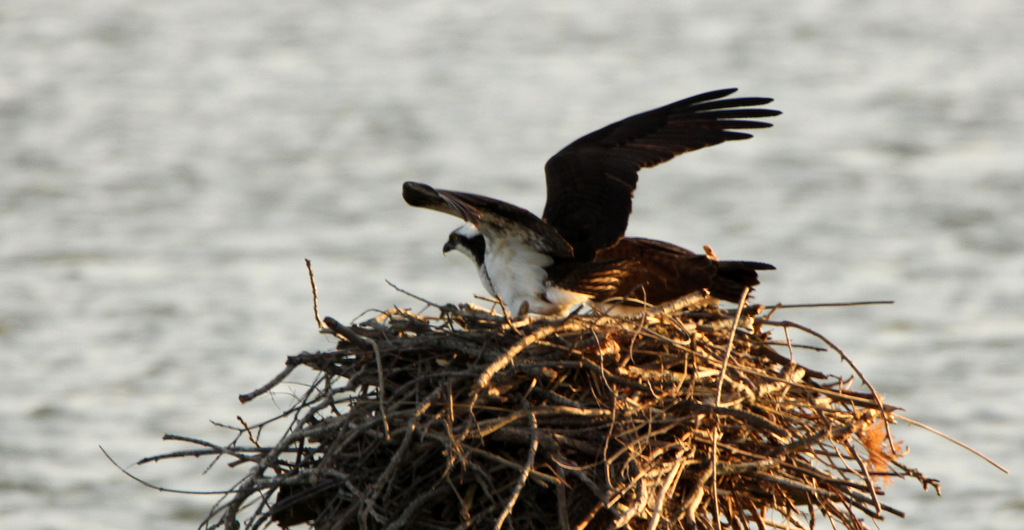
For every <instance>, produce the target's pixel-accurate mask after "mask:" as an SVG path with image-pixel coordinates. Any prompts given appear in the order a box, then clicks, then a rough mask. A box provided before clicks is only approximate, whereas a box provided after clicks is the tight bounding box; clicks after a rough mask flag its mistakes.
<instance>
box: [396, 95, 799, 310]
mask: <svg viewBox="0 0 1024 530" xmlns="http://www.w3.org/2000/svg"><path fill="white" fill-rule="evenodd" d="M736 90H737V89H735V88H726V89H720V90H714V91H710V92H706V93H703V94H698V95H695V96H691V97H688V98H685V99H682V100H679V101H676V102H674V103H670V104H668V105H665V106H662V107H658V108H656V109H652V110H648V111H646V112H642V113H639V114H636V115H634V116H631V117H628V118H625V119H623V120H620V121H617V122H615V123H612V124H610V125H608V126H605V127H603V128H601V129H598V130H596V131H594V132H591V133H589V134H587V135H585V136H582V137H580V138H579V139H577V140H575V141H573V142H572V143H570V144H569V145H567V146H566V147H564V148H563V149H561V150H560V151H559V152H558V153H556V154H555V155H554V156H552V157H551V158H550V159H549V160H548V161H547V163H546V164H545V167H544V170H545V176H546V185H547V202H546V204H545V206H544V211H543V214H542V215H541V217H537V216H536V215H534V214H533V213H531V212H529V211H527V210H525V209H523V208H520V207H518V206H515V205H513V204H510V203H507V202H504V201H501V200H498V199H494V198H490V197H486V196H483V195H477V194H473V193H467V192H461V191H453V190H444V189H435V188H433V187H431V186H430V185H428V184H424V183H420V182H412V181H409V182H405V183H404V184H403V186H402V196H403V198H404V199H405V201H406V203H408V204H409V205H411V206H415V207H420V208H427V209H432V210H436V211H439V212H442V213H446V214H449V215H453V216H456V217H459V218H461V219H462V220H463V221H464V222H465V224H464V225H463V226H460V227H458V228H456V229H455V230H454V231H453V232H451V234H450V235H449V237H448V240H447V241H446V242H445V244H444V247H443V251H444V253H446V254H447V253H448V252H450V251H453V250H454V251H458V252H461V253H463V254H465V255H467V256H468V257H469V258H470V259H471V260H473V262H474V264H475V265H476V267H477V272H478V274H479V276H480V281H481V283H482V284H483V286H484V288H485V289H486V290H487V292H488V293H489V294H491V295H492V296H494V297H496V298H498V299H499V300H500V301H501V302H502V303H503V304H505V306H506V307H507V308H508V309H509V310H510V311H511V312H512V313H514V314H515V315H517V316H525V315H526V314H527V313H536V314H539V315H566V314H568V313H569V312H571V311H572V310H573V309H574V308H576V307H577V306H579V305H581V304H585V303H589V304H591V305H594V306H596V307H602V304H604V306H607V305H608V304H609V303H623V302H632V303H639V304H642V305H645V306H646V305H658V304H661V303H665V302H668V301H671V300H674V299H677V298H680V297H682V296H685V295H687V294H690V293H693V292H696V291H700V290H702V289H706V290H707V291H708V292H709V293H710V295H711V296H712V297H715V298H718V299H722V300H726V301H731V302H739V300H740V298H741V296H742V294H743V292H744V290H745V289H746V288H750V287H753V286H754V285H757V284H758V276H757V271H759V270H772V269H774V268H775V267H773V266H772V265H770V264H767V263H761V262H757V261H718V260H717V257H715V256H714V255H705V254H698V253H695V252H691V251H689V250H686V249H684V248H682V247H679V246H676V245H674V244H671V243H667V242H664V241H656V240H652V239H644V238H636V237H625V232H626V228H627V226H628V223H629V216H630V213H631V212H632V201H633V191H634V190H635V189H636V185H637V179H638V172H639V170H640V169H643V168H647V167H653V166H656V165H658V164H661V163H663V162H666V161H668V160H670V159H672V158H673V157H675V156H677V155H680V154H683V153H687V152H690V151H695V150H697V149H702V148H704V147H709V146H712V145H717V144H720V143H723V142H726V141H732V140H743V139H747V138H750V137H751V136H752V135H751V134H750V133H747V132H743V130H749V129H761V128H766V127H771V124H770V123H768V122H764V121H758V120H759V119H761V118H770V117H773V116H777V115H779V114H781V112H779V111H777V110H772V109H767V108H763V107H762V106H763V105H766V104H768V103H770V102H772V101H773V100H772V99H771V98H765V97H733V98H729V97H728V96H730V95H731V94H733V93H734V92H736Z"/></svg>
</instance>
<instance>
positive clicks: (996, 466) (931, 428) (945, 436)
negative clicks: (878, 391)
mask: <svg viewBox="0 0 1024 530" xmlns="http://www.w3.org/2000/svg"><path fill="white" fill-rule="evenodd" d="M893 417H895V418H897V419H901V420H903V421H905V422H907V423H909V424H911V425H913V426H915V427H920V428H922V429H924V430H926V431H928V432H930V433H932V434H937V435H939V436H941V437H943V438H945V439H946V440H949V441H950V442H953V443H955V444H956V445H959V446H960V447H963V448H964V449H967V450H968V451H970V452H972V453H974V454H976V455H978V456H979V457H981V459H982V460H984V461H986V462H988V463H989V464H991V465H992V466H993V467H995V468H996V469H998V470H999V471H1002V472H1003V473H1006V474H1007V475H1009V474H1010V470H1009V469H1006V468H1005V467H1003V466H1001V465H999V463H997V462H996V461H995V460H992V459H991V458H989V457H987V456H985V454H984V453H982V452H981V451H979V450H977V449H975V448H973V447H971V446H969V445H967V444H966V443H964V442H961V441H960V440H957V439H956V438H953V437H952V436H950V435H948V434H946V433H944V432H942V431H940V430H938V429H936V428H935V427H929V426H928V425H925V424H923V423H921V422H919V421H917V420H913V419H911V418H908V417H906V416H903V415H901V414H893Z"/></svg>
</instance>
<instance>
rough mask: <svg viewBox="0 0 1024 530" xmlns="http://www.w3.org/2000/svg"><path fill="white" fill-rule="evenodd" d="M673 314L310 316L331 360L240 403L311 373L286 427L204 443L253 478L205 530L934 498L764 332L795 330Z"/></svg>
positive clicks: (875, 514)
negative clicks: (908, 486)
mask: <svg viewBox="0 0 1024 530" xmlns="http://www.w3.org/2000/svg"><path fill="white" fill-rule="evenodd" d="M689 302H690V303H689V304H676V305H675V306H674V307H672V308H662V309H659V310H656V311H653V312H652V313H650V314H649V315H647V316H645V317H642V318H632V319H620V318H614V317H609V316H600V315H574V316H571V317H569V318H568V319H564V320H562V319H559V320H546V319H545V320H531V321H510V320H509V319H507V318H505V317H503V316H500V315H495V314H492V313H490V312H487V311H482V310H479V309H475V308H472V307H468V306H463V307H453V306H446V307H443V308H440V309H439V311H437V313H439V314H437V315H436V316H424V315H420V314H416V313H413V312H410V311H406V310H398V309H394V310H390V311H387V312H383V313H380V314H379V316H377V317H376V318H373V319H371V320H369V321H366V322H363V323H362V324H359V325H354V326H344V325H341V324H339V323H338V322H336V321H334V320H332V319H329V318H328V319H326V322H327V324H326V326H325V327H326V328H327V329H325V331H328V332H330V333H334V334H335V335H337V336H338V338H339V339H340V342H339V343H338V347H337V349H336V350H335V351H330V352H321V353H303V354H300V355H296V356H293V357H290V358H289V359H288V369H287V370H285V372H283V373H282V374H281V375H279V376H278V377H277V378H275V380H274V381H272V382H271V383H269V384H268V385H267V386H265V387H264V388H262V389H260V390H258V391H256V392H254V393H253V394H251V395H248V396H243V397H242V398H243V401H244V400H247V399H251V398H252V397H254V396H255V395H258V394H260V393H263V392H266V391H268V390H269V389H271V388H272V387H274V385H276V384H278V383H279V382H280V381H282V380H283V379H284V377H285V376H287V374H288V373H289V372H290V371H291V369H293V368H295V367H297V366H307V367H309V368H311V369H313V370H315V371H316V372H317V379H316V381H315V383H313V384H312V385H311V386H310V387H309V388H308V391H307V392H306V393H305V395H303V396H299V400H298V403H297V404H296V406H295V407H294V408H293V409H291V410H289V411H286V413H285V414H284V415H282V416H280V417H278V418H276V419H275V420H278V421H284V420H287V419H289V418H290V420H291V422H292V423H291V425H290V427H289V428H288V432H287V433H286V434H285V435H284V436H283V437H282V439H281V440H279V441H277V442H276V443H274V445H273V446H272V447H259V446H258V444H256V446H248V447H244V446H243V445H242V444H241V443H240V442H238V441H236V443H235V444H232V445H231V446H230V447H227V448H221V449H222V450H221V451H220V452H221V454H226V455H231V456H233V457H235V458H237V459H239V460H240V461H241V462H243V463H246V464H249V465H251V469H250V471H249V474H248V476H247V478H246V479H245V480H243V481H242V482H241V483H240V484H239V485H238V487H237V488H236V489H235V490H234V491H233V492H232V494H231V495H229V496H227V497H225V498H224V499H223V500H222V501H221V503H219V504H218V506H217V507H215V509H214V510H213V511H212V513H211V515H210V518H209V519H208V520H207V521H206V522H205V523H204V525H205V526H207V527H220V526H224V527H228V528H237V527H239V526H240V524H241V525H244V527H245V528H264V527H267V526H270V525H271V524H272V523H277V524H279V525H281V526H282V527H287V526H292V525H298V524H302V523H308V524H311V525H312V526H313V527H314V528H317V529H325V530H326V529H355V528H372V529H377V528H501V527H504V528H515V529H517V530H526V529H551V528H563V529H570V528H572V529H576V528H592V529H595V528H596V529H603V528H645V529H646V528H650V529H653V528H688V529H689V528H708V529H710V528H722V527H728V528H779V527H781V528H806V527H810V526H814V525H815V523H816V520H821V519H825V520H828V521H829V522H830V523H831V525H832V526H833V527H844V528H856V529H859V528H866V526H865V523H864V519H874V520H877V519H882V518H883V515H884V514H885V513H886V512H888V513H891V514H896V515H902V514H901V513H900V512H899V511H897V510H896V509H895V508H893V507H890V506H887V505H886V504H884V503H882V502H881V501H880V499H879V496H880V495H881V494H882V486H884V485H885V483H887V482H888V480H889V479H890V478H891V477H895V476H898V477H913V478H915V479H917V480H919V481H920V482H921V483H922V484H923V485H924V486H925V487H926V488H927V487H928V486H929V485H931V486H937V483H936V482H935V481H933V480H931V479H928V478H926V477H924V476H923V475H921V474H920V473H918V472H917V471H916V470H913V469H910V468H907V467H906V466H904V465H903V464H901V463H900V461H899V457H900V456H902V455H901V454H900V453H901V450H900V449H899V445H898V444H896V443H894V442H893V441H892V440H891V438H890V437H889V436H888V431H887V427H886V424H887V423H889V422H892V421H893V418H892V417H891V416H892V412H893V411H894V410H895V409H894V407H891V406H889V405H886V404H884V403H883V401H882V399H881V398H880V397H879V396H878V395H877V394H876V393H874V392H873V391H870V392H858V391H854V390H851V386H852V385H851V384H850V381H843V380H841V379H839V378H836V377H834V376H826V375H824V374H822V373H819V372H817V371H815V370H813V369H810V368H808V367H805V366H801V365H800V364H798V363H796V362H794V361H793V360H792V358H791V354H792V350H791V349H786V350H782V351H785V352H786V354H785V355H782V354H780V353H779V352H778V351H777V350H776V349H775V348H776V347H777V346H779V344H780V343H777V342H773V340H772V338H771V337H770V336H769V333H768V331H767V330H768V329H770V328H772V327H780V326H781V327H786V328H789V327H799V326H796V325H795V324H790V323H785V322H772V321H770V320H768V319H767V318H766V317H763V316H761V315H760V313H761V311H760V310H761V308H760V307H758V306H754V307H748V308H745V309H744V311H743V312H742V313H741V314H740V315H739V317H737V312H736V311H726V310H723V309H720V308H719V307H717V305H714V304H712V303H710V302H709V301H708V300H706V299H703V298H699V299H696V300H694V299H691V300H690V301H689ZM788 335H789V334H788V332H787V333H786V336H787V337H788ZM786 344H787V346H785V347H788V348H792V345H788V343H786ZM839 353H841V352H839ZM863 383H864V384H866V383H867V382H866V381H863ZM868 386H869V385H868ZM869 387H870V386H869ZM272 421H274V420H272ZM267 423H270V422H267ZM264 425H266V423H264V424H261V425H260V426H257V427H262V426H264ZM256 431H257V429H256V428H254V427H251V426H247V427H246V428H245V429H239V432H240V436H239V438H240V439H243V440H244V439H246V438H248V439H249V440H251V442H252V443H255V442H256V439H255V433H256ZM241 433H244V435H242V434H241ZM246 507H248V508H246ZM243 512H249V513H248V515H246V516H244V517H243V516H242V515H241V513H243ZM240 518H241V519H243V522H242V523H239V522H238V520H239V519H240ZM824 524H825V525H826V527H827V523H824Z"/></svg>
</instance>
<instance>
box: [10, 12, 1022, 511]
mask: <svg viewBox="0 0 1024 530" xmlns="http://www.w3.org/2000/svg"><path fill="white" fill-rule="evenodd" d="M1022 26H1024V3H1022V2H1016V1H1010V0H1005V1H995V0H948V1H944V2H934V1H914V0H912V1H907V2H898V3H895V2H888V1H882V0H865V1H859V2H843V1H818V0H815V1H811V0H807V1H787V0H780V1H775V2H770V3H769V2H757V3H755V2H747V1H739V0H726V1H720V2H714V3H707V2H705V3H693V2H686V3H683V2H670V1H660V0H655V1H649V2H644V3H642V4H635V3H627V2H617V1H612V0H597V1H595V0H587V1H583V0H569V1H562V2H558V3H555V2H521V1H509V0H488V1H479V2H459V3H454V2H442V1H436V0H428V1H420V2H415V3H410V2H396V1H390V0H388V1H378V2H357V1H350V2H333V1H323V0H320V1H297V2H273V1H263V0H260V1H245V2H242V1H221V2H207V1H199V0H182V1H177V2H159V3H158V2H143V1H140V0H94V1H90V2H79V1H72V0H4V1H2V2H0V422H2V423H0V527H2V528H12V529H13V528H20V529H66V528H77V529H111V528H123V529H128V528H157V529H171V528H174V529H178V528H192V527H195V526H196V525H197V524H198V522H199V521H200V520H201V519H202V518H203V516H204V515H205V513H206V511H207V509H208V508H209V506H210V505H211V504H212V503H213V502H214V500H215V499H216V497H215V496H206V497H196V496H185V495H176V494H171V493H158V492H156V491H153V490H150V489H146V488H144V487H142V486H141V485H139V484H137V483H135V482H133V481H131V480H130V479H128V478H127V477H125V476H124V475H122V474H121V473H119V472H118V471H117V469H116V468H114V466H112V465H111V464H110V463H109V462H107V460H106V459H105V458H104V457H103V455H102V454H101V453H100V451H99V449H98V446H99V445H103V446H104V447H105V448H106V449H107V450H109V451H110V452H111V453H112V455H113V456H114V457H115V458H117V459H118V460H119V461H121V462H123V463H130V462H133V461H135V460H137V459H139V458H141V457H143V456H147V455H152V454H156V453H159V452H166V451H172V450H176V449H183V448H186V446H184V445H181V444H175V443H172V442H162V441H161V440H160V438H161V436H162V435H163V434H164V433H167V432H171V433H176V434H183V435H190V436H196V437H199V438H205V439H208V440H212V441H219V442H226V441H228V440H229V439H230V433H228V432H226V431H224V430H223V429H219V428H217V427H216V426H214V425H213V424H212V423H211V420H214V421H219V422H224V423H231V424H234V423H235V419H234V418H235V416H236V415H241V416H243V417H244V418H246V419H248V420H250V421H255V420H258V419H261V418H263V417H265V416H266V415H269V414H271V413H273V411H275V410H277V409H278V407H280V406H284V405H286V404H287V403H288V396H287V395H286V394H278V395H277V396H276V397H275V399H274V400H271V399H264V400H261V401H259V402H256V403H251V404H248V405H245V406H242V405H239V404H238V402H237V399H236V396H237V395H238V394H240V393H243V392H247V391H249V390H252V389H254V388H256V387H258V386H260V385H261V384H263V383H264V382H266V381H267V380H269V379H270V377H272V376H273V375H274V374H276V373H277V371H278V370H279V369H280V368H282V367H283V362H284V358H285V356H286V355H289V354H294V353H297V352H299V351H300V350H303V349H310V350H312V349H324V348H329V347H330V345H331V343H330V341H328V340H326V339H324V338H322V337H320V336H319V335H318V334H317V333H316V328H315V325H314V321H313V314H312V307H311V296H310V293H309V288H308V281H307V277H306V271H305V269H304V265H303V261H302V260H303V258H310V259H312V260H313V265H314V267H315V270H316V272H317V276H318V285H319V287H320V305H321V311H322V312H323V313H325V314H328V315H331V316H334V317H335V318H338V319H339V320H343V321H348V320H351V319H354V318H356V317H358V316H359V315H360V313H361V312H362V311H364V310H366V309H369V308H382V309H383V308H387V307H390V306H392V305H399V306H403V307H411V308H414V309H420V308H422V306H421V305H420V304H418V303H417V302H415V301H413V300H411V299H409V298H408V297H406V296H404V295H402V294H400V293H398V292H396V291H395V290H393V289H391V288H390V287H388V286H387V285H386V284H385V279H387V280H391V281H392V282H394V283H396V284H398V285H399V286H400V287H402V288H405V289H408V290H410V291H412V292H415V293H417V294H419V295H421V296H423V297H426V298H428V299H432V300H436V301H440V302H446V301H464V300H467V299H469V298H470V297H471V296H472V294H473V293H475V292H480V291H481V290H482V289H481V288H480V286H479V283H478V280H477V278H476V274H475V273H474V271H473V270H472V269H471V267H470V265H469V263H468V262H467V261H465V259H464V258H463V257H461V256H449V257H447V258H444V257H442V255H441V245H442V243H443V241H444V239H445V237H446V235H447V233H448V231H449V230H451V229H452V228H454V227H455V226H457V224H458V222H457V221H456V220H455V219H454V218H450V217H447V216H444V215H440V214H437V213H434V212H428V211H424V210H416V209H412V208H409V207H407V206H405V204H404V203H403V202H402V199H401V196H400V185H401V182H402V181H404V180H407V179H415V180H420V181H424V182H429V183H431V184H434V185H437V186H441V187H447V188H455V189H462V190H466V191H476V192H481V193H485V194H488V195H492V196H495V197H500V198H503V199H506V200H509V201H511V202H514V203H517V204H520V205H523V206H525V207H528V208H530V209H532V210H533V211H535V212H539V211H540V210H541V209H542V207H543V201H544V188H543V173H542V168H543V164H544V162H545V161H546V159H547V157H549V156H550V155H551V154H553V153H554V152H555V151H557V150H558V149H559V148H561V147H562V146H563V145H565V144H567V143H568V142H570V141H571V140H573V139H575V138H576V137H578V136H580V135H582V134H584V133H586V132H589V131H591V130H593V129H596V128H598V127H600V126H603V125H605V124H607V123H610V122H612V121H614V120H618V119H620V118H623V117H625V116H627V115H630V114H633V113H635V112H639V111H642V110H646V109H648V108H652V107H655V106H660V105H662V104H665V103H668V102H670V101H674V100H676V99H680V98H682V97H686V96H689V95H692V94H695V93H699V92H703V91H706V90H710V89H716V88H721V87H729V86H738V87H740V88H741V91H740V93H739V95H747V96H772V97H775V98H776V102H775V104H774V105H773V107H774V108H778V109H780V110H782V111H784V112H785V114H783V115H782V116H781V117H779V118H777V119H776V120H774V121H775V123H776V126H775V127H774V128H773V129H768V130H763V131H758V132H757V134H756V137H755V138H754V139H753V140H749V141H746V142H735V143H730V144H727V145H723V146H719V147H715V148H713V149H708V150H705V151H701V152H698V153H693V154H689V155H686V156H684V157H682V158H680V159H677V160H675V161H673V162H671V163H670V164H667V165H666V166H663V167H660V168H657V169H655V170H649V171H645V172H644V173H642V175H641V181H640V187H639V191H638V193H637V196H636V201H635V212H636V213H635V215H634V216H633V219H632V223H631V227H630V233H631V234H634V235H644V236H648V237H655V238H659V239H665V240H669V241H672V242H675V243H678V244H680V245H683V246H687V247H690V248H695V249H696V248H700V246H701V245H704V244H711V245H712V246H713V247H714V248H715V250H716V251H717V253H718V254H719V255H720V256H722V257H723V258H724V259H729V258H733V259H756V260H763V261H768V262H771V263H774V264H775V265H776V266H777V267H778V271H776V272H772V273H768V274H764V275H763V280H764V284H763V286H762V287H761V288H760V289H759V290H758V293H757V299H758V301H760V302H763V303H774V302H788V303H806V302H838V301H857V300H879V299H884V300H894V301H895V302H896V303H895V305H891V306H864V307H852V308H846V309H816V310H809V309H807V310H796V309H794V310H789V311H787V312H786V313H785V314H784V316H785V317H786V318H789V319H793V320H797V321H800V322H801V323H804V324H806V325H809V326H811V327H813V328H816V329H817V330H819V331H821V332H822V333H824V334H825V335H827V336H829V337H830V338H832V339H833V340H834V341H835V342H837V343H838V344H839V345H840V346H841V347H843V348H844V349H845V351H846V352H847V353H848V354H849V355H850V356H852V357H853V358H854V360H855V361H856V362H857V363H858V365H859V367H860V369H861V370H863V371H864V372H865V373H866V374H867V375H868V377H869V378H870V379H871V380H872V381H873V383H874V384H875V385H876V387H877V388H878V389H879V390H880V391H881V392H882V393H884V394H885V395H886V397H887V399H888V400H889V401H890V402H892V403H896V404H899V405H901V406H903V407H905V408H906V411H907V414H908V415H910V416H912V417H914V418H917V419H919V420H921V421H924V422H926V423H928V424H930V425H932V426H934V427H936V428H939V429H941V430H943V431H945V432H947V433H949V434H951V435H953V436H955V437H957V438H959V439H961V440H963V441H965V442H967V443H969V444H971V445H972V446H974V447H976V448H978V449H979V450H981V451H983V452H985V453H987V454H988V455H989V456H991V457H993V458H995V459H996V460H998V461H999V462H1000V463H1002V464H1003V465H1005V466H1007V467H1009V468H1010V469H1011V471H1012V472H1013V473H1012V474H1011V475H1004V474H1002V473H1000V472H999V471H997V470H996V469H994V468H993V467H990V466H989V465H988V464H986V463H984V462H983V461H981V460H980V459H978V458H975V457H973V456H972V455H971V454H969V453H967V452H966V451H964V450H962V449H960V448H958V447H956V446H954V445H953V444H951V443H949V442H946V441H944V440H942V439H940V438H938V437H936V436H933V435H930V434H928V433H925V432H924V431H921V430H919V429H916V428H913V427H907V426H905V425H904V426H900V427H898V428H897V429H896V436H897V437H898V438H900V439H903V440H905V441H906V442H907V443H908V445H909V447H910V449H911V454H910V455H909V456H908V457H907V462H909V463H910V464H911V465H914V466H916V467H918V468H920V469H921V470H922V471H924V472H925V473H926V474H928V475H931V476H934V477H936V478H939V479H941V480H942V484H943V496H942V497H941V498H939V497H936V496H935V495H934V494H933V493H931V492H922V491H921V490H920V488H919V487H918V486H917V485H916V484H911V483H905V482H902V483H896V484H894V485H893V486H891V487H890V488H889V490H888V494H887V497H886V498H885V499H884V500H885V501H886V502H888V503H890V504H893V505H895V506H897V507H899V508H902V509H904V510H905V511H906V512H907V518H906V519H904V520H901V519H898V518H895V517H889V518H888V519H887V520H886V522H885V524H884V525H883V528H943V529H954V528H1010V527H1019V525H1021V524H1022V523H1021V521H1022V520H1024V493H1022V492H1024V481H1022V477H1024V456H1022V450H1024V351H1022V344H1024V307H1022V306H1024V252H1022V250H1024V213H1022V211H1021V210H1022V208H1024V175H1022V173H1024V141H1022V139H1024V61H1022V57H1024V32H1022V31H1020V28H1021V27H1022ZM808 355H811V354H808ZM802 360H804V361H805V362H810V363H813V364H817V365H824V366H828V367H830V368H832V369H833V371H834V372H841V373H849V370H848V369H847V368H845V367H843V366H841V365H839V364H838V363H836V362H835V360H834V359H832V358H831V357H829V358H822V359H815V358H814V357H809V356H805V357H804V358H803V359H802ZM293 381H295V382H296V384H301V382H303V379H302V377H301V375H296V376H295V377H293ZM207 464H208V462H205V461H192V460H188V461H172V462H164V463H158V464H155V465H146V466H141V467H133V468H132V471H133V472H135V473H137V474H139V475H140V476H142V477H144V478H145V479H147V480H150V481H153V482H154V483H157V484H159V485H162V486H165V487H170V488H182V489H198V490H218V489H223V488H225V487H227V486H229V485H230V484H231V483H232V482H233V481H234V480H237V478H238V477H239V476H240V473H238V472H237V471H234V470H228V469H225V468H224V466H222V465H220V466H216V467H215V468H214V469H213V470H211V471H209V472H208V473H206V474H205V475H204V474H203V471H204V470H205V468H206V466H207Z"/></svg>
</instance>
